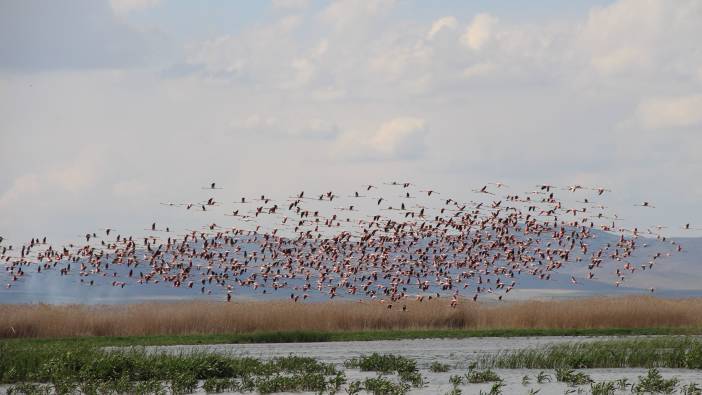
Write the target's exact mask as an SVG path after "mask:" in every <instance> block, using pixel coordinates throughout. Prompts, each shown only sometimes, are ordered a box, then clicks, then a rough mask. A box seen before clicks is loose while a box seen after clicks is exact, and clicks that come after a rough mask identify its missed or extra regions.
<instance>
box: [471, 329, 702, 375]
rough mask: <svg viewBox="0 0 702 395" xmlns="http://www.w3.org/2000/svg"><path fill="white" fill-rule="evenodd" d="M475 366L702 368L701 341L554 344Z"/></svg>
mask: <svg viewBox="0 0 702 395" xmlns="http://www.w3.org/2000/svg"><path fill="white" fill-rule="evenodd" d="M478 364H479V366H483V367H496V368H505V369H519V368H529V369H556V368H572V369H584V368H634V367H644V368H652V367H661V368H688V369H700V368H702V340H699V339H696V338H693V337H678V336H665V337H652V338H637V339H616V340H604V341H595V342H588V343H568V344H556V345H551V346H548V347H545V348H539V349H536V348H529V349H524V350H517V351H509V352H505V353H499V354H496V355H487V356H484V357H482V358H480V360H479V361H478Z"/></svg>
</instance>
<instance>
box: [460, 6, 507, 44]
mask: <svg viewBox="0 0 702 395" xmlns="http://www.w3.org/2000/svg"><path fill="white" fill-rule="evenodd" d="M497 22H498V21H497V18H495V17H493V16H492V15H490V14H487V13H481V14H478V15H476V16H475V17H474V18H473V20H472V21H471V23H470V25H468V28H467V29H466V32H465V33H464V34H463V36H462V37H461V40H462V41H463V44H465V45H466V46H468V48H470V49H472V50H475V51H477V50H480V49H481V48H482V47H483V46H485V44H486V43H487V42H488V41H489V40H490V38H491V37H492V35H493V34H494V29H495V26H496V25H497Z"/></svg>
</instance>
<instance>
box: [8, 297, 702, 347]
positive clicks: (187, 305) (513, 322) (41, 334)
mask: <svg viewBox="0 0 702 395" xmlns="http://www.w3.org/2000/svg"><path fill="white" fill-rule="evenodd" d="M403 305H404V306H406V307H407V309H406V311H403V309H402V306H403ZM535 328H539V329H574V330H575V329H596V328H702V299H700V298H694V299H660V298H654V297H647V296H636V297H618V298H588V299H574V300H561V301H526V302H513V303H504V304H481V303H473V302H472V301H465V302H463V303H461V304H459V306H458V308H455V309H454V308H451V307H449V303H448V301H447V300H442V299H439V300H436V299H434V300H431V301H428V302H427V301H425V302H423V303H419V302H415V301H407V302H401V303H399V304H398V303H395V305H394V306H393V307H392V309H388V308H387V305H386V304H380V303H377V302H326V303H307V304H301V303H293V302H287V301H268V302H242V303H217V302H180V303H143V304H129V305H96V306H87V305H45V304H34V305H0V338H46V337H77V336H152V335H203V334H208V335H211V334H242V333H252V332H291V331H318V332H340V331H368V330H372V331H375V330H422V329H461V330H462V329H471V330H485V329H535Z"/></svg>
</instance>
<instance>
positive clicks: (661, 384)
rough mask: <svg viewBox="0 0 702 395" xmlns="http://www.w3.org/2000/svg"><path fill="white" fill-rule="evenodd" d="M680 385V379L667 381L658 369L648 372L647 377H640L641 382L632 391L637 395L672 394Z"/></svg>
mask: <svg viewBox="0 0 702 395" xmlns="http://www.w3.org/2000/svg"><path fill="white" fill-rule="evenodd" d="M679 383H680V380H678V378H676V377H673V378H671V379H667V380H666V379H664V378H663V375H661V372H659V371H658V369H656V368H652V369H649V370H648V373H647V374H646V376H639V382H638V383H637V384H636V385H634V386H633V387H632V388H631V391H632V392H634V393H637V394H644V393H650V394H672V393H673V392H675V389H676V388H677V386H678V384H679Z"/></svg>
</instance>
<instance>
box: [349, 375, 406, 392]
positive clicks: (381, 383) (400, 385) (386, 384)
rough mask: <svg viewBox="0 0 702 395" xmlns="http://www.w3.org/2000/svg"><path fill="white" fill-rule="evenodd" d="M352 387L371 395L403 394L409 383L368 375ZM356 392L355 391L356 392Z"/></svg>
mask: <svg viewBox="0 0 702 395" xmlns="http://www.w3.org/2000/svg"><path fill="white" fill-rule="evenodd" d="M354 388H359V391H360V390H365V391H366V392H368V393H370V394H373V395H404V394H406V393H407V392H408V391H409V390H410V385H409V384H407V383H405V382H402V381H400V382H394V381H392V380H390V379H388V378H386V377H382V376H378V377H369V378H367V379H365V380H364V381H363V382H362V384H361V383H360V382H359V383H358V384H355V386H354ZM356 393H357V392H356Z"/></svg>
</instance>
